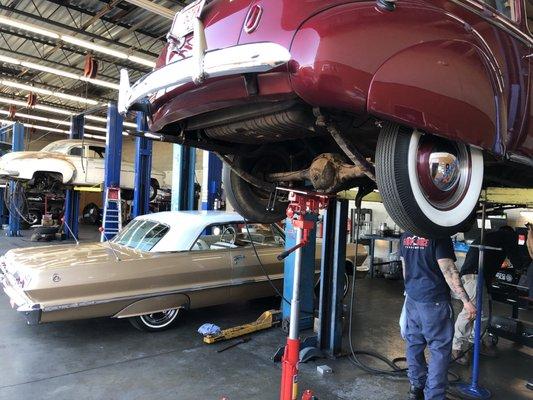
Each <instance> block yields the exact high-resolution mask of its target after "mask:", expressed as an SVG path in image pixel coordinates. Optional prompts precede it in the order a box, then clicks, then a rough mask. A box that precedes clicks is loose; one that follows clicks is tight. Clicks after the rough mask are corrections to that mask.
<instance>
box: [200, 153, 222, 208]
mask: <svg viewBox="0 0 533 400" xmlns="http://www.w3.org/2000/svg"><path fill="white" fill-rule="evenodd" d="M203 155H204V159H203V171H204V176H203V180H202V210H217V209H218V207H217V205H216V204H215V203H216V200H217V198H218V197H219V195H220V192H221V188H222V160H220V158H218V157H217V156H216V154H214V153H211V152H210V151H204V153H203ZM218 200H220V199H218Z"/></svg>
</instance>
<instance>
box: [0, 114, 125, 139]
mask: <svg viewBox="0 0 533 400" xmlns="http://www.w3.org/2000/svg"><path fill="white" fill-rule="evenodd" d="M0 124H4V125H12V124H13V121H9V120H7V119H0ZM22 125H24V127H26V128H33V129H37V130H40V131H46V132H55V133H64V134H65V135H70V132H69V131H65V130H64V129H57V128H50V127H48V126H43V125H34V124H26V123H23V124H22ZM122 135H123V136H128V134H127V133H126V132H122ZM83 137H84V138H88V139H96V140H104V141H105V140H106V137H105V136H100V135H91V134H90V133H84V134H83Z"/></svg>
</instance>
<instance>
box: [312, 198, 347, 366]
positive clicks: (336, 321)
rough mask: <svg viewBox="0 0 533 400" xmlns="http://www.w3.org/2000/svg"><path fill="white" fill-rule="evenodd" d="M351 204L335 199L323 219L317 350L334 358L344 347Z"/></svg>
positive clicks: (330, 203) (331, 201)
mask: <svg viewBox="0 0 533 400" xmlns="http://www.w3.org/2000/svg"><path fill="white" fill-rule="evenodd" d="M347 223H348V201H347V200H335V199H332V200H330V202H329V205H328V208H327V211H326V214H325V216H324V224H323V226H324V235H323V241H322V254H321V258H322V260H321V265H320V269H321V274H320V276H321V280H320V304H319V309H318V315H319V320H320V329H319V332H318V346H319V348H320V350H322V351H323V352H324V353H325V354H326V355H327V356H328V357H335V356H336V355H338V354H339V353H340V352H341V346H342V297H343V291H344V290H343V289H344V283H345V282H344V274H345V271H346V242H347V234H346V232H347Z"/></svg>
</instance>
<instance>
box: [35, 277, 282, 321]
mask: <svg viewBox="0 0 533 400" xmlns="http://www.w3.org/2000/svg"><path fill="white" fill-rule="evenodd" d="M282 278H283V274H274V275H270V279H271V280H277V279H282ZM265 281H268V278H267V277H266V276H265V277H260V278H248V279H239V280H236V281H231V283H230V284H229V285H228V284H227V282H224V283H219V284H215V285H198V286H194V287H191V288H186V289H180V290H170V291H166V292H159V293H149V294H143V295H136V296H123V297H113V298H110V299H103V300H88V301H80V302H77V303H69V304H60V305H56V306H43V307H42V308H41V310H42V311H43V312H51V311H60V310H66V309H70V308H78V307H87V306H94V305H98V304H105V303H111V302H114V301H123V300H137V299H144V298H150V297H159V296H166V295H171V294H187V293H190V292H198V291H201V290H209V289H219V288H222V287H230V286H238V285H243V284H249V283H260V282H265Z"/></svg>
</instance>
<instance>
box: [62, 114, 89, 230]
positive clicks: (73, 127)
mask: <svg viewBox="0 0 533 400" xmlns="http://www.w3.org/2000/svg"><path fill="white" fill-rule="evenodd" d="M84 124H85V116H84V115H74V116H73V117H72V118H71V119H70V132H69V138H70V139H83V125H84ZM79 211H80V193H79V192H77V191H75V190H73V189H68V190H66V191H65V215H64V218H65V220H64V223H65V224H67V226H68V228H69V229H65V230H64V231H65V236H66V237H67V238H68V239H77V238H78V213H79ZM73 236H74V237H73Z"/></svg>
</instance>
